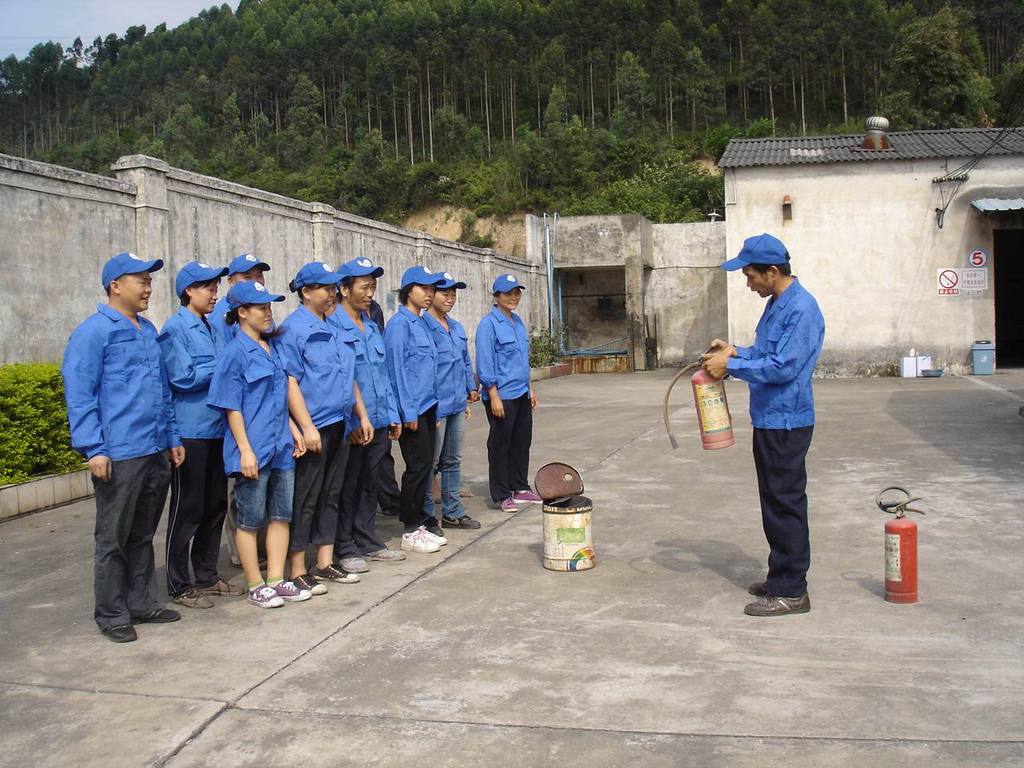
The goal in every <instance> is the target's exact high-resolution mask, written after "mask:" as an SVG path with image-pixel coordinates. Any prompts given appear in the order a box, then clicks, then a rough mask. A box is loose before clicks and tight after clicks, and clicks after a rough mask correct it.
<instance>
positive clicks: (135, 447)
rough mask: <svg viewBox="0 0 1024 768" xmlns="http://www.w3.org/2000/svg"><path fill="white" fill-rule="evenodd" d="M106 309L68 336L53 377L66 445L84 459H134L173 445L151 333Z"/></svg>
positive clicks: (170, 413)
mask: <svg viewBox="0 0 1024 768" xmlns="http://www.w3.org/2000/svg"><path fill="white" fill-rule="evenodd" d="M138 320H139V326H140V327H139V328H136V327H135V325H134V324H133V323H132V321H131V320H129V319H128V318H127V317H125V316H124V315H122V314H121V313H120V312H118V311H117V310H116V309H113V308H111V307H110V306H108V305H106V304H100V305H99V306H98V307H97V311H96V314H95V315H92V316H90V317H88V318H86V319H85V320H84V321H83V322H82V323H81V324H80V325H79V326H78V327H77V328H75V330H74V331H72V333H71V338H70V339H68V345H67V348H66V349H65V350H64V362H63V364H62V365H61V374H62V375H63V377H64V399H65V401H66V402H67V406H68V423H69V424H70V427H71V445H72V446H74V448H75V450H76V451H78V452H79V453H82V454H84V455H85V456H86V458H90V459H91V458H92V457H93V456H107V457H109V458H110V459H111V460H112V461H122V460H124V459H137V458H139V457H141V456H149V455H151V454H154V453H159V452H160V451H165V450H167V449H168V448H174V447H176V446H179V445H181V436H180V434H179V433H178V424H177V420H176V419H175V417H174V405H173V404H172V402H171V389H170V387H169V386H168V384H167V371H166V370H165V369H164V362H163V358H162V357H161V355H160V345H159V344H158V343H157V340H156V337H157V332H156V326H154V325H153V323H151V322H150V321H149V320H147V319H146V318H144V317H139V318H138Z"/></svg>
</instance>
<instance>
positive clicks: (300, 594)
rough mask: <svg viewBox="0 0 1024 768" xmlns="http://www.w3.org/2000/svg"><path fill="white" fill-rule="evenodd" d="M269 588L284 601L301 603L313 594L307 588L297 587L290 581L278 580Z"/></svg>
mask: <svg viewBox="0 0 1024 768" xmlns="http://www.w3.org/2000/svg"><path fill="white" fill-rule="evenodd" d="M271 589H273V590H274V591H275V592H276V593H277V596H278V597H280V598H281V599H282V600H284V601H285V602H286V603H301V602H302V601H303V600H309V598H311V597H312V596H313V593H312V592H310V591H309V590H308V589H299V588H298V587H297V586H295V583H294V582H291V581H279V582H277V584H275V585H274V586H273V587H271Z"/></svg>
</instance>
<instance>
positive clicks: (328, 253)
mask: <svg viewBox="0 0 1024 768" xmlns="http://www.w3.org/2000/svg"><path fill="white" fill-rule="evenodd" d="M310 208H311V209H312V216H313V218H312V225H313V254H312V257H311V260H312V261H322V262H324V263H325V264H329V265H330V266H332V267H334V268H335V269H337V268H338V266H339V265H340V264H343V263H344V262H346V261H348V260H349V259H351V258H353V257H352V256H347V257H346V256H345V255H344V254H341V253H338V248H337V244H336V243H335V240H334V217H335V216H336V215H337V213H338V212H337V211H336V210H335V209H334V208H333V207H332V206H330V205H327V204H326V203H311V204H310ZM303 261H305V259H303Z"/></svg>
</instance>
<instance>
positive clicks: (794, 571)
mask: <svg viewBox="0 0 1024 768" xmlns="http://www.w3.org/2000/svg"><path fill="white" fill-rule="evenodd" d="M813 432H814V427H801V428H798V429H755V430H754V467H755V468H756V470H757V490H758V493H759V494H760V497H761V522H762V524H763V525H764V535H765V538H766V539H768V546H769V547H770V548H771V552H770V554H769V555H768V594H769V595H774V596H776V597H800V596H801V595H803V594H804V593H805V592H806V591H807V569H808V568H809V567H810V565H811V539H810V530H809V528H808V524H807V492H806V491H807V467H806V463H805V459H806V458H807V450H808V449H809V448H810V447H811V435H812V433H813Z"/></svg>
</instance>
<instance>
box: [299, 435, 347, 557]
mask: <svg viewBox="0 0 1024 768" xmlns="http://www.w3.org/2000/svg"><path fill="white" fill-rule="evenodd" d="M320 445H321V449H320V453H311V452H310V453H306V454H303V455H302V456H300V457H299V458H298V459H296V461H295V495H294V496H293V497H292V524H291V538H290V540H289V542H288V551H289V552H305V551H306V549H307V548H308V547H309V545H310V544H313V546H316V547H321V546H323V545H324V544H333V543H334V537H335V534H336V533H337V530H338V506H339V504H341V486H342V484H343V483H344V482H345V462H346V461H347V460H348V448H349V443H348V440H346V439H345V422H344V421H338V422H335V423H334V424H331V425H330V426H327V427H324V428H323V429H321V430H320ZM293 575H296V576H297V575H298V574H293Z"/></svg>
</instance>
